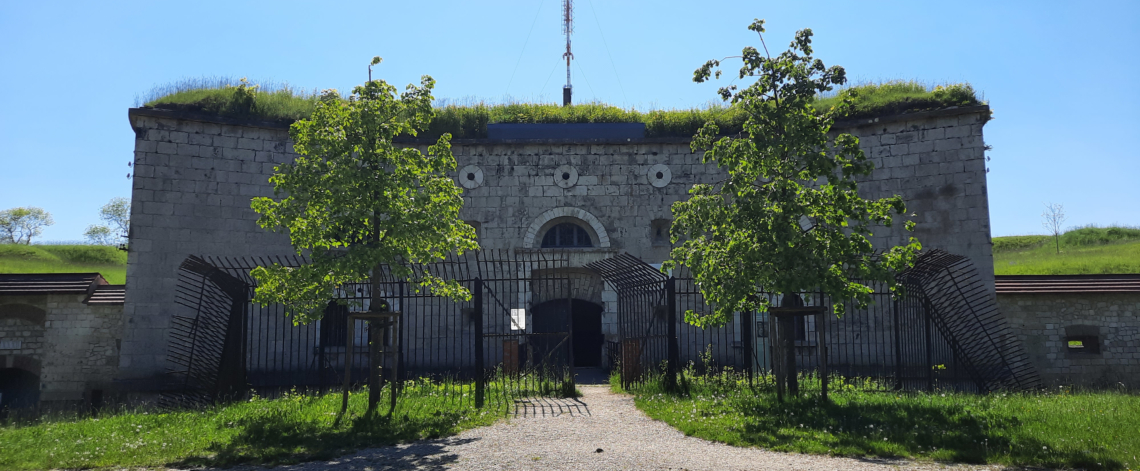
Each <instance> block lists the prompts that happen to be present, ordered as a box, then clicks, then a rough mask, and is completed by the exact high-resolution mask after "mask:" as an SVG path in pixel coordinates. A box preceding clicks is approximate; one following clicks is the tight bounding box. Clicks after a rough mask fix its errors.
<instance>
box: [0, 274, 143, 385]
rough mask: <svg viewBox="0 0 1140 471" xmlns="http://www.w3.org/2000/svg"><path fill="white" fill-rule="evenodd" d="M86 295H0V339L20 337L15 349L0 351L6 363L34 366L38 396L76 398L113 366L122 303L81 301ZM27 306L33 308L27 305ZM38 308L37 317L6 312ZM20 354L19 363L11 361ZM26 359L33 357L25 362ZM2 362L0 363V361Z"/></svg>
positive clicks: (101, 382)
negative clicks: (20, 342) (6, 359)
mask: <svg viewBox="0 0 1140 471" xmlns="http://www.w3.org/2000/svg"><path fill="white" fill-rule="evenodd" d="M86 297H87V295H86V294H49V295H40V296H7V297H3V298H0V339H9V338H13V337H15V338H20V339H23V348H22V349H21V350H14V351H13V350H0V356H8V357H10V358H12V360H13V361H12V362H13V363H14V364H13V365H11V366H14V367H17V368H21V369H28V367H29V366H38V370H37V371H31V372H32V373H35V374H38V375H39V378H40V401H42V402H55V401H81V400H83V399H84V394H85V393H86V392H88V391H90V390H91V389H99V388H102V387H104V385H106V383H108V382H109V381H110V379H111V378H113V377H114V376H115V374H116V372H117V370H118V363H119V358H118V357H119V340H120V338H121V331H122V313H123V307H122V306H118V305H98V306H93V305H87V304H84V303H83V301H84V299H85V298H86ZM29 307H31V308H33V309H28V308H29ZM36 310H38V311H42V313H43V314H42V316H43V317H42V318H41V319H42V320H40V321H39V322H37V321H36V320H33V319H29V318H28V316H24V315H18V316H11V315H9V314H10V313H13V312H18V313H23V312H33V311H36ZM20 357H23V360H22V361H23V363H24V364H25V365H28V366H22V365H20V364H15V363H17V360H20ZM28 359H31V360H33V362H28V361H27V360H28ZM0 366H3V365H0Z"/></svg>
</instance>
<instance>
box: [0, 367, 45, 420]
mask: <svg viewBox="0 0 1140 471" xmlns="http://www.w3.org/2000/svg"><path fill="white" fill-rule="evenodd" d="M39 400H40V377H39V376H38V375H36V374H35V373H32V372H29V371H25V370H21V369H19V368H0V411H3V410H5V409H21V408H24V407H32V406H34V405H36V402H39ZM0 413H2V412H0Z"/></svg>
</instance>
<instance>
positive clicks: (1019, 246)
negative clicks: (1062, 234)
mask: <svg viewBox="0 0 1140 471" xmlns="http://www.w3.org/2000/svg"><path fill="white" fill-rule="evenodd" d="M1050 238H1051V236H1037V235H1031V236H1009V237H994V238H993V241H994V247H993V250H994V253H995V254H998V253H1001V252H1015V251H1018V250H1026V249H1032V248H1036V247H1040V246H1042V245H1044V244H1045V243H1046V242H1049V239H1050Z"/></svg>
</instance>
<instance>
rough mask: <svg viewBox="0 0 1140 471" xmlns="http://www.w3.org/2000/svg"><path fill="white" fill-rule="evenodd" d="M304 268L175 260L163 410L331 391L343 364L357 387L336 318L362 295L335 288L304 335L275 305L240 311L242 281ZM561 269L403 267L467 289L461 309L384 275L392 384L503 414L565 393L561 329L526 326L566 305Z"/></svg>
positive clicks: (481, 258) (365, 291)
mask: <svg viewBox="0 0 1140 471" xmlns="http://www.w3.org/2000/svg"><path fill="white" fill-rule="evenodd" d="M305 262H306V261H305V260H304V259H303V258H300V257H296V256H282V257H196V256H191V257H189V258H187V260H186V262H184V263H183V267H182V276H181V277H180V281H179V285H178V297H177V299H178V304H179V305H180V306H182V309H183V310H182V311H181V312H180V313H179V315H178V316H176V317H175V327H176V328H175V329H174V330H173V331H172V337H171V354H172V355H171V360H172V361H171V365H172V368H171V373H172V375H171V378H172V379H173V381H174V387H173V388H171V392H169V393H167V394H165V395H164V402H165V403H167V404H168V405H172V406H175V405H203V404H208V403H211V402H216V401H218V400H223V399H225V397H226V395H227V394H229V395H233V394H240V393H244V392H245V391H248V390H249V389H255V390H261V391H263V392H268V391H273V390H282V389H289V388H296V387H302V388H313V389H327V388H335V387H339V386H340V385H341V383H342V381H343V375H344V371H345V362H346V359H347V358H348V357H347V356H348V355H353V357H352V365H353V371H352V374H351V376H352V378H354V379H357V380H359V381H361V382H363V381H364V378H366V377H367V374H366V373H367V369H368V367H369V363H368V362H369V358H368V343H369V341H370V339H369V336H368V331H369V329H367V328H364V326H363V325H357V326H356V328H355V329H353V330H354V331H355V335H353V337H354V338H349V335H348V329H347V321H346V319H347V316H348V313H349V312H351V311H367V310H368V304H369V302H370V300H371V299H372V292H371V290H372V286H371V284H369V283H360V284H351V285H345V286H342V287H341V288H340V289H339V290H338V291H337V293H336V296H335V299H330V302H329V305H328V307H327V308H326V311H325V316H324V318H323V319H321V320H319V321H316V322H313V323H310V324H307V325H295V324H294V323H293V321H292V319H290V318H289V317H287V316H286V315H285V308H284V307H283V306H281V305H269V306H260V305H256V304H253V303H251V302H250V299H252V295H253V290H254V286H256V280H255V279H253V278H252V277H251V276H250V275H249V272H250V270H252V269H253V268H255V267H258V266H267V265H270V264H278V265H282V266H300V265H301V264H303V263H305ZM567 266H568V258H567V257H566V256H565V254H558V253H546V254H533V255H528V256H525V257H509V256H508V255H507V254H506V253H502V252H476V253H469V254H466V255H463V256H453V257H450V258H448V259H447V260H444V261H441V262H438V263H432V264H427V265H423V266H416V267H413V269H415V270H418V271H422V272H429V273H431V274H434V275H435V276H439V277H441V278H443V279H447V280H455V281H458V282H459V283H461V284H462V285H464V286H465V287H467V288H468V289H469V290H470V291H471V293H472V299H471V300H470V301H461V302H456V301H453V300H451V299H449V298H444V297H439V296H435V295H433V294H431V293H426V292H421V291H418V290H416V289H415V287H414V286H412V285H410V284H409V283H407V282H405V281H402V280H399V279H396V278H395V277H393V276H391V273H390V272H389V271H388V270H387V269H385V270H384V271H383V272H382V273H381V278H382V281H381V283H379V286H380V289H381V290H382V293H380V297H381V298H383V299H384V300H385V301H387V302H388V303H389V306H390V308H391V310H393V311H397V312H400V313H402V316H403V318H402V321H401V322H400V324H399V325H400V328H399V331H398V332H397V334H398V335H399V336H400V338H399V340H398V345H400V361H399V364H398V365H397V366H396V367H397V370H398V372H397V374H398V376H399V377H400V378H401V379H412V378H431V379H433V380H436V381H441V382H443V383H445V384H452V383H454V384H456V385H457V387H462V384H464V383H466V384H470V383H472V382H473V383H475V385H476V388H475V394H474V395H472V397H470V400H471V401H473V402H474V403H475V404H477V405H479V406H482V405H483V404H484V403H485V402H490V403H494V404H505V405H507V406H508V407H510V406H511V404H513V402H514V400H515V399H517V398H519V397H525V396H530V395H535V394H551V393H559V392H569V391H573V389H574V383H573V374H572V368H573V365H574V358H573V351H572V349H571V348H570V345H571V343H572V336H573V333H572V324H570V323H569V322H568V319H567V322H560V321H559V319H557V318H555V319H549V318H545V317H543V318H538V319H536V317H535V316H536V313H535V312H534V309H533V308H534V307H535V306H536V305H538V304H546V305H558V304H561V303H565V304H566V305H567V306H569V303H570V302H571V300H570V299H569V297H568V296H569V292H570V290H569V279H568V278H567V277H566V276H565V275H564V274H563V273H562V270H563V269H565V268H566V267H567ZM539 314H541V313H539ZM555 314H557V313H555ZM554 317H557V315H555V316H554ZM357 322H358V323H360V324H363V321H357ZM536 326H540V327H541V328H538V329H536Z"/></svg>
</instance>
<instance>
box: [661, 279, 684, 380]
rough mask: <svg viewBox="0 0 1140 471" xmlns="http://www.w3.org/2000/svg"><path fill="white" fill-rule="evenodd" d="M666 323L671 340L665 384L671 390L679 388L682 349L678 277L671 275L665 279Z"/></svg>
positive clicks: (668, 337)
mask: <svg viewBox="0 0 1140 471" xmlns="http://www.w3.org/2000/svg"><path fill="white" fill-rule="evenodd" d="M665 296H666V299H665V302H666V303H667V305H666V308H665V309H666V311H665V323H666V325H667V326H666V331H665V332H666V333H665V336H666V340H667V341H668V342H669V344H668V347H667V348H668V349H669V352H668V354H669V362H668V363H667V364H666V365H667V371H666V378H665V384H666V385H667V386H668V387H669V389H670V390H675V389H676V388H677V369H678V367H679V366H680V362H681V359H680V351H679V347H680V346H679V345H678V344H677V279H676V278H674V277H672V276H670V277H669V279H668V280H665Z"/></svg>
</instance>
